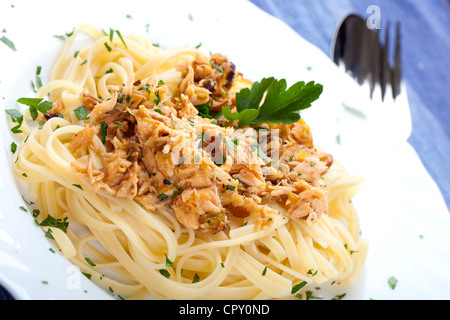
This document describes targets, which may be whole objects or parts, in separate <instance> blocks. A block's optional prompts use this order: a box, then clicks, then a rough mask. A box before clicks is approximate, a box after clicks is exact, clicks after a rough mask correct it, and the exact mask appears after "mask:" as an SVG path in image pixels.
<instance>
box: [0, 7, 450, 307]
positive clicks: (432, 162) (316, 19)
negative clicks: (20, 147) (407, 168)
mask: <svg viewBox="0 0 450 320" xmlns="http://www.w3.org/2000/svg"><path fill="white" fill-rule="evenodd" d="M250 1H251V2H253V3H254V4H255V5H257V6H258V7H260V8H261V9H263V10H264V11H266V12H268V13H270V14H272V15H273V16H275V17H278V18H279V19H281V20H283V21H284V22H286V23H287V24H288V25H289V26H291V27H292V28H293V29H294V30H296V31H297V32H298V33H299V34H300V35H301V36H302V37H303V38H305V39H306V40H308V41H309V42H311V43H313V44H314V45H316V46H317V47H319V48H320V49H322V50H323V51H324V52H325V53H327V54H328V53H329V50H330V43H331V38H332V36H333V33H334V30H335V28H336V26H337V24H338V22H339V21H340V20H341V19H342V18H343V17H345V16H346V15H347V14H349V13H358V14H360V15H362V16H363V17H368V16H369V15H370V14H368V13H367V8H368V7H369V6H370V5H378V6H379V7H380V9H381V19H382V28H383V26H384V25H385V23H386V22H387V21H388V20H389V21H390V22H391V25H392V24H393V23H394V22H396V21H400V22H401V24H402V48H403V51H402V59H403V76H404V80H405V82H406V85H407V89H408V99H409V102H410V108H411V115H412V120H413V132H412V135H411V137H410V139H409V142H410V143H411V145H412V146H413V147H414V148H415V150H416V151H417V153H418V154H419V156H420V158H421V159H422V162H423V163H424V165H425V167H426V168H427V170H428V172H429V173H430V175H431V176H432V177H433V179H434V180H435V181H436V183H437V184H438V186H439V188H440V190H441V192H442V194H443V195H444V198H445V201H446V203H447V206H450V183H449V180H450V126H449V124H450V104H449V103H450V87H449V85H450V74H449V70H450V59H449V56H450V36H449V31H450V4H449V1H447V0H427V1H424V0H250ZM5 299H11V296H10V295H9V294H8V293H7V292H6V291H5V290H3V289H2V288H1V286H0V300H5Z"/></svg>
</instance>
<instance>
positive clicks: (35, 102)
mask: <svg viewBox="0 0 450 320" xmlns="http://www.w3.org/2000/svg"><path fill="white" fill-rule="evenodd" d="M17 102H18V103H20V104H23V105H26V106H28V107H29V110H30V115H31V117H32V118H33V120H36V119H37V117H38V115H39V114H38V111H39V112H41V113H42V114H46V113H47V112H48V111H49V110H50V109H51V108H53V103H52V102H50V101H46V100H44V99H41V98H20V99H18V100H17Z"/></svg>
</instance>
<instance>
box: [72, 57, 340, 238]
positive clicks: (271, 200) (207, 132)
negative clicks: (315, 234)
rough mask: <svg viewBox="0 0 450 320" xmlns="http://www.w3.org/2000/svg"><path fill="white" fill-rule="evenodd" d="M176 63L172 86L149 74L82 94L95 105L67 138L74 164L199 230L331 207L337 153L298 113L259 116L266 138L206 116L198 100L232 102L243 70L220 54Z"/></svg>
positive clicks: (103, 186)
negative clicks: (327, 178) (282, 119)
mask: <svg viewBox="0 0 450 320" xmlns="http://www.w3.org/2000/svg"><path fill="white" fill-rule="evenodd" d="M177 70H178V71H179V72H180V75H181V81H180V83H179V89H180V90H179V92H178V93H171V91H170V90H169V89H168V86H167V85H165V84H164V83H162V82H161V81H159V80H158V79H156V78H154V77H151V78H149V79H144V80H140V81H137V82H136V81H134V79H132V78H131V79H130V80H129V81H128V82H127V83H125V84H123V85H111V86H110V87H109V90H110V92H111V96H110V97H109V98H108V99H105V100H102V99H99V98H96V97H93V96H90V95H88V94H85V93H83V94H82V95H81V96H80V106H81V105H85V106H86V107H87V108H88V109H89V110H90V111H91V112H90V114H89V119H88V120H86V123H85V124H86V127H85V129H83V130H82V131H80V132H79V133H78V134H77V135H76V136H75V137H74V138H73V140H72V142H71V144H70V151H71V152H72V154H73V155H74V156H75V158H76V159H77V160H76V161H74V162H73V164H72V165H73V168H74V170H76V171H77V172H78V173H79V174H80V175H82V176H84V177H86V179H87V181H89V182H90V183H91V184H92V185H93V186H94V188H95V190H96V191H98V192H106V193H108V194H112V195H114V196H116V197H122V198H130V199H134V200H135V201H136V202H137V203H139V204H140V205H142V206H143V207H145V208H147V209H149V210H159V209H161V208H165V209H168V210H171V211H172V212H173V214H174V216H175V217H176V218H177V220H178V221H179V222H180V223H181V224H183V225H184V226H186V227H187V228H192V229H195V230H198V231H200V232H205V233H217V232H220V231H223V230H225V229H226V228H227V227H228V225H229V224H230V221H231V219H247V218H248V217H256V218H257V220H258V221H259V224H260V226H261V227H262V228H263V227H264V226H266V225H267V224H268V223H270V222H271V221H272V218H273V217H274V216H275V215H277V214H285V215H287V216H289V217H290V218H292V219H308V221H315V220H316V219H318V218H320V216H321V215H323V214H326V213H327V210H328V208H327V190H326V187H324V186H322V185H321V183H320V181H321V177H322V176H323V175H324V174H325V173H326V172H327V170H328V169H329V167H330V166H331V165H332V163H333V158H332V156H331V155H329V154H326V153H322V152H319V151H318V150H317V149H316V148H315V147H314V144H313V139H312V135H311V132H310V129H309V127H308V125H307V124H306V123H305V122H304V121H303V120H300V121H299V122H298V123H295V124H293V125H290V126H288V125H267V124H263V125H262V126H260V128H259V129H261V128H263V129H266V130H264V131H265V133H266V134H265V135H264V136H263V135H261V133H260V132H258V131H257V130H255V129H254V128H252V127H251V126H244V127H242V128H239V129H238V128H235V127H232V126H230V124H226V123H225V122H224V119H223V118H217V119H214V118H212V117H211V118H208V117H203V116H202V115H201V114H200V113H199V110H200V109H199V108H200V107H201V106H202V105H204V104H206V105H207V106H208V108H210V111H211V112H212V113H211V114H212V115H214V113H215V112H217V111H220V109H221V107H222V106H223V105H225V104H228V105H229V106H230V108H233V107H235V94H234V92H235V91H233V90H234V89H233V88H238V87H239V86H240V85H243V82H242V78H241V77H240V74H237V73H236V71H235V66H234V64H233V63H232V62H231V61H229V60H228V59H227V58H226V57H224V56H222V55H218V54H215V55H211V56H210V57H206V56H202V55H198V56H197V57H196V58H195V59H194V60H193V61H192V62H191V63H184V64H182V65H179V66H178V67H177ZM245 85H246V84H245ZM172 94H173V95H172ZM259 131H261V130H259ZM274 133H277V134H276V135H275V134H274Z"/></svg>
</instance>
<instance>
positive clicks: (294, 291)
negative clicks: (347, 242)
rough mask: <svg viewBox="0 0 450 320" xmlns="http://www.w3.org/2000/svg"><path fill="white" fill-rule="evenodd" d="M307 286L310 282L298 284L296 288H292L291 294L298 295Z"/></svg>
mask: <svg viewBox="0 0 450 320" xmlns="http://www.w3.org/2000/svg"><path fill="white" fill-rule="evenodd" d="M307 284H308V282H306V281H302V282H300V283H298V284H296V285H295V286H293V287H292V290H291V294H295V293H297V292H298V291H299V290H300V289H301V288H303V287H304V286H306V285H307Z"/></svg>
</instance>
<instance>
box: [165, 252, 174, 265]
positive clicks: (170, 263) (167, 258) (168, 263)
mask: <svg viewBox="0 0 450 320" xmlns="http://www.w3.org/2000/svg"><path fill="white" fill-rule="evenodd" d="M166 266H168V267H173V262H172V261H170V259H169V257H168V256H167V254H166Z"/></svg>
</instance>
